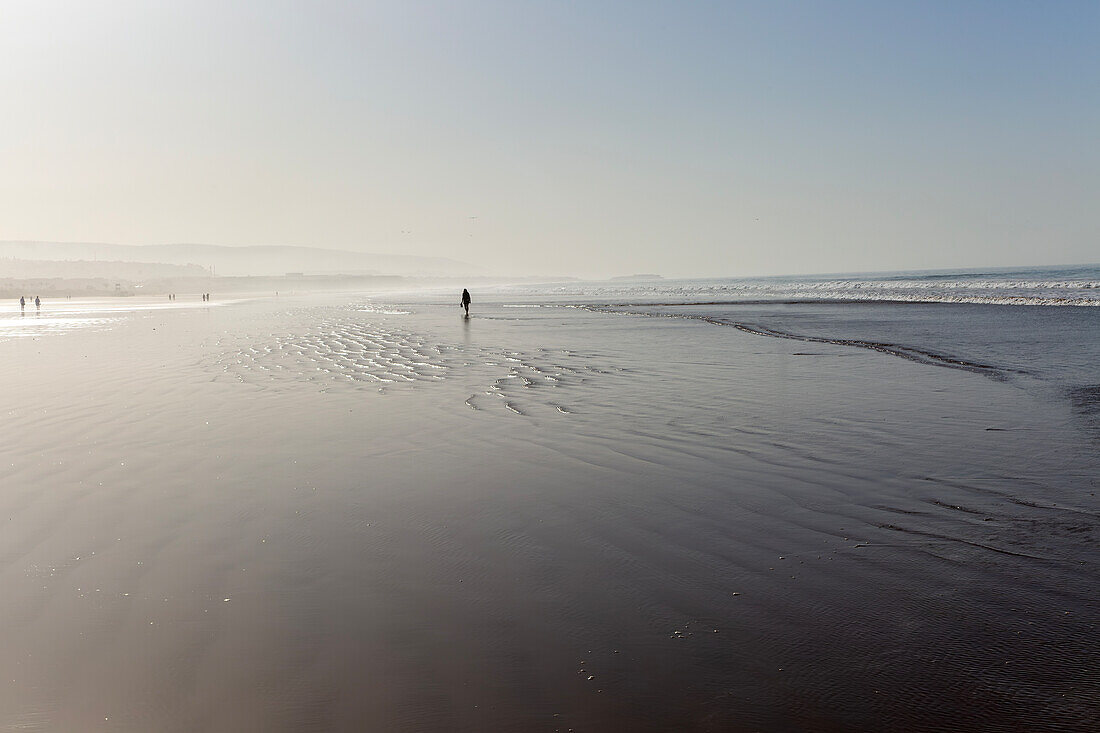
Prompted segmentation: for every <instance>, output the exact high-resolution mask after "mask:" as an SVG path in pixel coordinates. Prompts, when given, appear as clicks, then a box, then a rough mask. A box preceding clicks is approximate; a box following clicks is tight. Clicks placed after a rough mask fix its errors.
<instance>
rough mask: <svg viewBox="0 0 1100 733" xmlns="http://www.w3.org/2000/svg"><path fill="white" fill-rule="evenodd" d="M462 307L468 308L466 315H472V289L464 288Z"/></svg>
mask: <svg viewBox="0 0 1100 733" xmlns="http://www.w3.org/2000/svg"><path fill="white" fill-rule="evenodd" d="M462 307H463V308H464V309H465V310H466V317H467V318H469V317H470V291H469V290H467V289H466V288H462Z"/></svg>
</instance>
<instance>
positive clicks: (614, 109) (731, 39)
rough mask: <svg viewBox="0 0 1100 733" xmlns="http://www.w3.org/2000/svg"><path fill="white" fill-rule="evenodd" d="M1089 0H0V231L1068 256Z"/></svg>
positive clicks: (1078, 209) (471, 253) (846, 265)
mask: <svg viewBox="0 0 1100 733" xmlns="http://www.w3.org/2000/svg"><path fill="white" fill-rule="evenodd" d="M1098 39H1100V3H1097V2H1086V3H1070V2H1008V1H1005V0H998V1H996V2H966V1H965V0H951V1H950V2H942V3H938V2H931V1H930V0H913V2H907V3H906V2H894V1H891V0H876V1H874V2H865V3H860V2H824V1H822V2H805V3H795V2H764V1H762V2H734V1H733V0H730V1H729V2H720V3H703V2H695V3H692V2H667V3H648V2H638V1H636V0H631V1H629V2H621V3H607V2H557V1H553V2H552V1H551V0H544V1H542V2H530V3H528V2H516V1H510V2H458V1H451V2H434V3H423V2H410V1H409V0H394V1H393V2H387V3H374V2H316V1H313V2H306V1H304V0H303V1H302V2H276V1H273V0H257V1H255V2H236V3H234V2H225V1H224V0H221V1H218V2H202V1H196V0H186V1H183V0H181V1H180V2H152V1H148V2H119V1H117V0H113V1H112V2H48V1H46V0H30V1H29V2H10V1H8V0H0V239H40V240H70V241H109V242H118V243H124V244H146V243H165V242H203V243H211V244H230V245H244V244H304V245H314V246H329V247H337V248H346V249H358V250H364V251H375V252H392V253H398V252H400V253H408V254H427V255H444V256H453V257H456V258H459V259H465V260H468V261H471V262H475V263H484V265H485V266H486V268H487V269H492V270H495V271H509V272H531V273H561V274H577V275H614V274H624V273H633V272H658V273H662V274H665V275H739V274H760V273H765V274H766V273H794V272H823V271H824V272H830V271H846V270H847V271H850V270H881V269H897V268H916V267H952V266H976V265H1015V264H1062V263H1075V262H1096V261H1100V40H1098Z"/></svg>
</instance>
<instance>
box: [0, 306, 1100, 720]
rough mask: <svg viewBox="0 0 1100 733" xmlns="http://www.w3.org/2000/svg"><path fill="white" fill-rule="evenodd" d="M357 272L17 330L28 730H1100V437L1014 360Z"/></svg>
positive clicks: (12, 699)
mask: <svg viewBox="0 0 1100 733" xmlns="http://www.w3.org/2000/svg"><path fill="white" fill-rule="evenodd" d="M508 305H520V304H518V303H508V304H504V303H496V304H494V303H488V304H486V303H480V302H475V304H474V315H473V317H471V319H470V320H468V321H466V320H463V319H462V318H461V317H460V315H459V314H460V311H459V309H458V308H457V307H456V306H455V305H454V304H443V303H440V304H433V303H432V302H431V301H430V300H423V299H420V300H416V299H410V300H408V301H407V302H400V301H395V300H394V299H392V298H391V299H390V300H386V301H377V300H371V299H369V298H366V297H343V298H340V299H339V302H337V303H333V304H326V303H324V302H323V301H321V300H319V299H318V300H312V299H308V298H305V299H282V300H280V301H274V300H269V301H252V302H243V303H237V304H233V305H230V306H223V307H211V308H198V309H195V308H188V309H158V310H150V311H143V312H141V313H135V314H129V315H125V316H124V317H120V318H118V319H117V320H112V321H110V323H107V324H102V327H95V328H91V327H89V328H72V329H68V330H66V332H64V333H60V332H46V331H43V332H42V333H41V334H38V335H32V336H29V337H22V338H9V339H7V340H4V341H0V353H3V355H4V358H3V360H2V361H0V363H2V367H0V369H2V374H3V379H4V384H5V389H4V391H3V404H2V408H3V410H4V414H5V415H7V418H8V419H7V421H6V426H7V428H8V434H7V436H6V439H5V441H4V449H3V459H4V460H3V461H2V463H0V466H2V473H0V521H4V523H5V528H4V531H3V533H2V534H0V589H2V592H0V620H2V621H3V623H2V624H0V648H3V649H4V650H5V654H4V655H3V657H2V659H0V679H3V680H4V685H3V686H0V730H21V731H24V730H48V731H72V730H80V731H96V730H104V731H108V730H110V731H115V730H119V731H150V730H157V731H193V730H211V731H241V730H263V731H279V730H287V731H291V730H293V731H301V730H318V731H327V730H407V731H435V730H448V731H455V730H469V731H475V730H478V731H480V730H547V731H553V730H562V731H564V730H569V729H573V730H577V731H585V730H588V731H592V730H599V731H603V730H632V731H638V730H641V731H645V730H653V731H657V730H716V731H717V730H720V731H754V730H766V731H787V730H821V731H839V730H845V731H848V730H869V731H870V730H944V729H950V730H989V731H1013V730H1021V729H1024V730H1066V731H1085V730H1093V729H1095V728H1096V726H1097V724H1098V723H1100V702H1098V700H1100V677H1098V674H1097V671H1096V669H1097V667H1096V659H1097V653H1098V651H1100V648H1098V642H1097V628H1098V627H1097V624H1098V622H1100V610H1098V609H1097V607H1096V604H1095V601H1094V596H1095V589H1096V588H1097V587H1100V586H1098V581H1100V562H1098V560H1100V557H1098V555H1100V553H1098V550H1097V539H1098V538H1100V528H1098V522H1097V516H1098V511H1100V506H1098V503H1097V500H1096V498H1095V490H1096V488H1097V486H1096V484H1097V479H1096V475H1097V472H1096V469H1097V462H1096V459H1095V451H1088V450H1082V447H1081V446H1082V442H1081V441H1082V435H1081V431H1080V426H1079V424H1078V422H1077V421H1076V419H1075V416H1074V415H1073V413H1072V410H1071V409H1070V408H1069V407H1067V406H1066V405H1063V404H1061V403H1056V402H1047V401H1042V400H1038V399H1036V397H1035V396H1034V395H1033V394H1031V393H1029V392H1027V391H1025V390H1021V389H1018V388H1015V387H1014V386H1013V385H1011V384H1006V383H1003V382H998V381H996V380H991V379H988V378H986V377H984V376H982V375H980V374H973V373H968V372H965V371H959V370H951V369H942V368H937V367H935V366H929V365H926V364H919V363H914V362H911V361H906V360H904V359H898V358H895V357H893V356H891V355H889V354H882V353H877V352H874V351H869V350H866V349H853V348H850V347H845V346H843V345H836V344H827V343H813V344H810V345H808V344H806V343H801V342H796V341H791V340H784V339H773V338H766V337H762V336H758V335H753V334H749V333H744V332H739V331H737V330H736V329H731V328H721V327H717V326H714V325H711V324H708V323H705V322H690V321H685V320H674V319H657V318H646V317H643V316H631V315H618V314H607V313H594V312H590V311H586V310H582V309H576V308H515V307H506V306H508Z"/></svg>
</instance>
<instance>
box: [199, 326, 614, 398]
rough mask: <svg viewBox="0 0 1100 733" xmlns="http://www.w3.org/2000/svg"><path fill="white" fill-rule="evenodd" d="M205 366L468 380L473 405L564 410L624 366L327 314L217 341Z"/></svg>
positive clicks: (271, 376)
mask: <svg viewBox="0 0 1100 733" xmlns="http://www.w3.org/2000/svg"><path fill="white" fill-rule="evenodd" d="M217 346H219V347H221V348H220V349H219V351H220V352H221V353H219V354H218V355H217V356H216V357H214V358H212V359H211V360H210V362H209V363H208V364H207V366H208V367H209V368H211V369H213V370H215V371H216V372H218V373H219V376H222V377H225V378H230V379H234V380H236V381H239V382H244V383H249V384H272V383H280V382H284V383H286V382H290V383H316V384H318V385H319V386H320V387H321V388H322V389H324V390H328V389H333V388H341V387H343V388H347V387H351V388H363V387H370V388H372V389H375V390H377V391H379V392H383V393H385V392H386V391H388V390H391V389H394V388H401V387H416V386H421V385H425V384H430V383H439V382H444V381H448V380H455V381H457V380H459V379H461V380H462V381H463V383H468V384H472V385H473V386H474V389H473V390H472V392H471V393H469V396H468V397H467V398H466V399H465V404H466V406H467V407H469V408H471V409H473V410H479V411H480V410H506V411H508V412H511V413H514V414H518V415H533V414H537V413H544V414H548V413H550V414H558V415H570V414H574V413H576V412H578V410H579V408H578V405H580V404H582V403H583V400H584V399H585V398H586V393H587V392H589V391H590V390H592V389H594V388H598V387H599V386H600V384H601V382H602V381H603V378H604V377H607V376H609V375H615V374H619V373H623V372H626V371H627V370H626V369H622V368H618V367H615V366H613V365H610V364H605V363H603V362H604V360H603V359H601V358H600V357H599V356H598V355H595V354H582V353H579V352H575V351H570V350H565V349H557V350H555V349H541V348H540V349H537V350H535V351H534V352H522V351H509V350H493V349H486V348H482V347H476V346H469V345H458V344H453V343H444V342H441V341H439V340H437V339H433V338H431V337H429V336H427V335H425V334H418V333H414V332H411V331H407V330H404V329H400V328H396V327H394V325H393V324H391V323H386V322H377V321H358V320H352V319H348V318H340V317H337V318H329V319H324V320H321V321H318V323H317V325H316V327H315V328H314V329H313V330H311V331H309V332H307V333H297V334H296V333H285V334H274V335H272V336H271V337H270V338H266V339H259V340H258V341H257V342H253V343H244V344H241V343H237V344H232V343H228V342H227V341H220V342H218V344H217Z"/></svg>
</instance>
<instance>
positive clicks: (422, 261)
mask: <svg viewBox="0 0 1100 733" xmlns="http://www.w3.org/2000/svg"><path fill="white" fill-rule="evenodd" d="M2 258H13V259H19V260H50V261H71V260H90V261H96V260H115V261H119V262H142V263H161V264H166V265H197V266H199V267H201V268H204V269H205V270H206V271H207V272H210V270H211V268H212V269H213V271H214V272H215V273H216V274H217V275H219V276H223V275H224V276H273V275H285V274H286V273H288V272H293V273H305V274H328V275H334V274H346V275H376V274H381V275H404V276H411V277H470V276H476V275H478V274H480V272H479V269H478V268H477V267H475V266H474V265H471V264H469V263H466V262H460V261H458V260H452V259H448V258H445V257H416V256H413V255H387V254H372V253H366V252H351V251H348V250H340V249H321V248H315V247H293V246H281V245H261V246H251V247H225V246H221V245H213V244H148V245H127V244H105V243H97V242H13V241H6V242H0V275H2V274H3V268H4V262H3V259H2Z"/></svg>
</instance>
